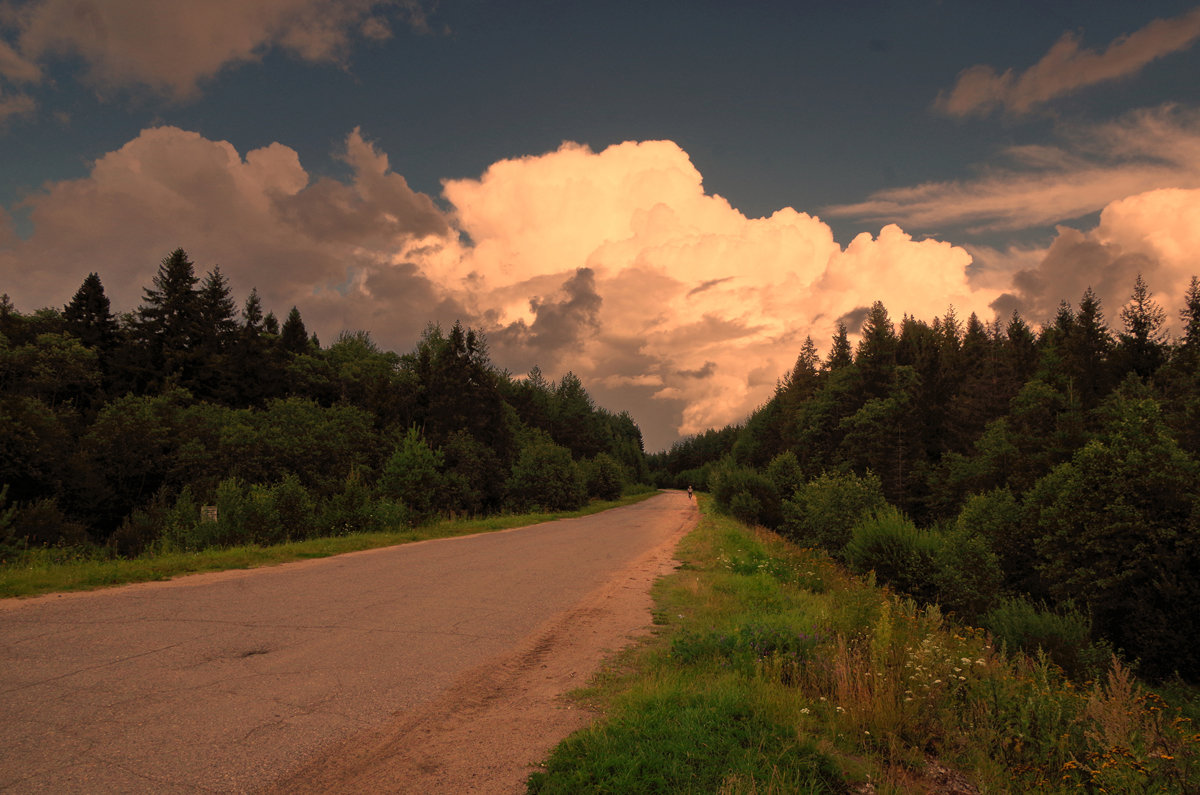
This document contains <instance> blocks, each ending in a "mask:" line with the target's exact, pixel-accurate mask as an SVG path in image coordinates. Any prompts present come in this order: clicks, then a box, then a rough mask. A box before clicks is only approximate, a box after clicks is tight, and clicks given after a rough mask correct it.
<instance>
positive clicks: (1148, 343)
mask: <svg viewBox="0 0 1200 795" xmlns="http://www.w3.org/2000/svg"><path fill="white" fill-rule="evenodd" d="M1166 319H1167V313H1166V312H1164V311H1163V308H1162V307H1161V306H1159V305H1158V303H1157V302H1156V301H1155V300H1154V299H1152V298H1151V297H1150V290H1149V288H1147V287H1146V282H1145V281H1144V280H1143V279H1142V274H1140V273H1139V274H1138V275H1137V279H1136V280H1135V281H1134V283H1133V294H1132V295H1131V296H1130V297H1129V303H1127V304H1126V305H1125V308H1124V309H1122V310H1121V320H1122V321H1123V322H1124V323H1125V332H1124V333H1123V334H1121V345H1120V352H1121V358H1122V365H1123V367H1124V369H1126V370H1127V371H1128V370H1132V371H1133V372H1135V373H1137V375H1138V377H1139V378H1141V379H1142V380H1143V381H1144V380H1146V379H1147V378H1149V377H1150V376H1152V375H1154V373H1155V372H1156V371H1157V370H1158V368H1159V367H1161V366H1162V364H1163V362H1164V361H1166V358H1167V347H1166V334H1165V333H1164V331H1163V323H1164V322H1165V321H1166Z"/></svg>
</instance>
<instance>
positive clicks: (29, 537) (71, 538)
mask: <svg viewBox="0 0 1200 795" xmlns="http://www.w3.org/2000/svg"><path fill="white" fill-rule="evenodd" d="M10 516H11V519H10V523H11V526H10V528H9V533H10V534H11V537H12V540H13V542H15V543H14V544H13V546H14V547H20V546H25V545H28V546H35V547H38V546H51V545H55V544H57V545H60V546H77V545H79V544H84V543H86V542H87V530H86V529H84V526H83V525H81V524H79V523H78V522H72V521H71V520H70V519H68V518H67V516H66V515H65V514H64V513H63V512H62V511H61V510H60V509H59V507H58V501H57V500H56V499H54V498H50V499H42V500H36V501H34V502H31V503H29V504H26V505H20V506H17V507H16V508H15V510H13V511H12V513H11V514H10Z"/></svg>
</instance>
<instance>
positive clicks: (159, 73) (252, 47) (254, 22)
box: [0, 0, 426, 99]
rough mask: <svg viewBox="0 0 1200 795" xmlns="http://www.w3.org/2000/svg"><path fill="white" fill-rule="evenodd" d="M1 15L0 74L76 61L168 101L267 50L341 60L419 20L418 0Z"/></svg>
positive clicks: (57, 7) (265, 1)
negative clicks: (358, 45)
mask: <svg viewBox="0 0 1200 795" xmlns="http://www.w3.org/2000/svg"><path fill="white" fill-rule="evenodd" d="M4 11H5V13H3V15H0V24H2V25H3V27H4V28H6V29H7V31H8V33H9V36H10V39H9V42H10V43H4V42H2V41H0V77H4V78H6V79H7V80H8V81H10V82H12V83H19V82H36V81H38V80H40V79H41V74H42V68H41V66H40V65H41V64H44V63H45V62H47V61H49V60H51V59H54V58H78V59H80V60H81V61H82V62H83V63H84V64H85V65H86V75H85V76H84V79H85V80H86V81H87V82H88V83H89V84H91V85H92V86H94V87H95V88H96V89H97V90H98V91H100V92H102V93H110V92H112V91H115V90H125V89H130V88H144V89H149V90H150V91H152V92H154V93H157V94H160V95H162V96H165V97H168V98H172V99H186V98H188V97H191V96H192V95H194V94H195V92H196V91H197V89H198V85H199V84H200V83H202V82H203V81H204V80H207V79H209V78H211V77H213V76H214V75H216V74H217V73H218V72H220V71H221V70H222V69H224V68H226V67H228V66H231V65H235V64H239V63H244V62H248V61H256V60H258V59H259V58H261V57H262V56H263V54H264V53H266V52H267V51H268V50H271V49H273V48H279V49H282V50H284V51H286V52H288V53H289V54H291V55H294V56H296V57H298V58H302V59H304V60H307V61H314V62H332V63H340V62H342V61H343V60H344V58H345V56H346V54H347V52H348V50H349V48H350V45H351V43H352V42H353V40H354V39H355V38H357V37H362V38H367V39H382V38H387V37H388V36H389V35H390V32H391V27H390V26H391V23H392V21H393V20H397V19H399V20H401V21H402V24H408V25H412V26H414V27H417V28H421V27H424V25H425V24H426V23H425V16H424V13H423V11H422V8H421V5H420V3H419V2H418V0H258V1H257V2H245V1H244V0H204V2H196V3H163V2H158V1H157V0H34V1H33V2H29V3H24V4H22V5H19V6H10V7H8V8H6V9H4Z"/></svg>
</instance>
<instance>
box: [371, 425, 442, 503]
mask: <svg viewBox="0 0 1200 795" xmlns="http://www.w3.org/2000/svg"><path fill="white" fill-rule="evenodd" d="M442 464H443V457H442V454H441V452H440V451H437V450H434V449H433V448H431V447H430V446H429V444H428V443H426V441H425V440H424V439H423V438H421V434H420V432H419V431H418V430H417V429H416V428H409V430H408V433H407V434H405V436H404V439H403V440H402V441H401V442H400V444H399V445H398V446H397V447H396V449H395V451H393V452H392V455H391V457H389V458H388V460H387V463H385V464H384V465H383V473H382V474H381V475H380V477H379V493H380V494H381V495H382V496H383V497H386V498H389V499H396V500H401V501H402V502H403V503H404V504H405V505H407V506H408V507H409V509H411V511H412V513H413V516H414V518H415V519H416V521H417V522H418V523H424V522H428V521H429V520H430V519H432V518H433V517H434V516H435V515H436V514H438V513H441V509H442V506H441V505H440V500H441V499H442V491H443V486H444V485H445V483H444V480H445V479H444V478H443V476H442V474H441V471H440V470H441V467H442Z"/></svg>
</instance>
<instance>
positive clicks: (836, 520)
mask: <svg viewBox="0 0 1200 795" xmlns="http://www.w3.org/2000/svg"><path fill="white" fill-rule="evenodd" d="M884 504H885V502H884V498H883V489H882V487H881V486H880V483H879V478H877V477H875V476H874V475H873V474H871V473H869V472H868V473H867V474H865V475H855V474H853V473H851V474H835V473H825V474H822V475H820V476H819V477H817V478H814V479H813V480H810V481H809V482H808V483H805V484H804V485H803V486H801V487H800V488H799V489H796V491H795V492H794V493H793V496H792V497H791V498H790V499H786V500H784V502H783V524H782V526H781V527H780V532H781V533H783V534H784V535H785V536H787V537H788V538H790V539H792V540H793V541H795V542H796V543H798V544H801V545H803V546H811V547H819V548H821V549H824V550H826V551H828V552H829V553H830V554H831V555H834V556H840V555H841V554H842V549H843V548H844V547H845V546H846V543H847V542H848V541H849V540H850V533H851V530H852V529H853V528H854V526H855V525H857V524H858V523H859V521H860V520H861V519H862V518H863V517H864V516H866V515H867V514H868V513H870V512H871V511H874V510H877V509H879V508H882V507H883V506H884Z"/></svg>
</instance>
